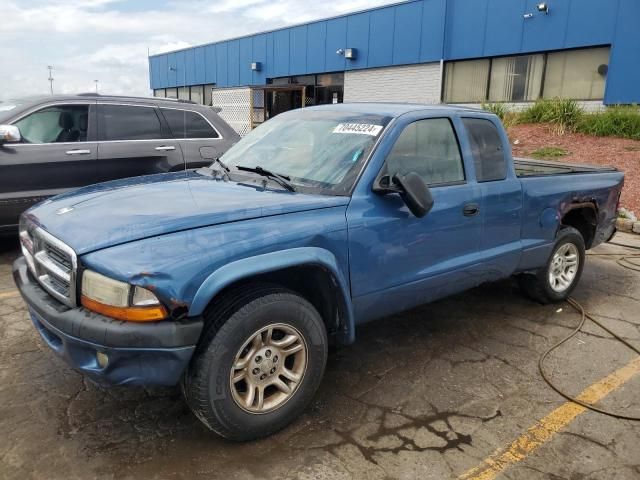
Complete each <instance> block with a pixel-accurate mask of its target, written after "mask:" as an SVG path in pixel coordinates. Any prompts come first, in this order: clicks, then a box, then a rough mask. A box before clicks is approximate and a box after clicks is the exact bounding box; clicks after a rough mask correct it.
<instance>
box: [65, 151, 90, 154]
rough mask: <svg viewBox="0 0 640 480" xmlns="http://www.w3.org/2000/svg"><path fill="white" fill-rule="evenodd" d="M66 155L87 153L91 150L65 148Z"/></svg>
mask: <svg viewBox="0 0 640 480" xmlns="http://www.w3.org/2000/svg"><path fill="white" fill-rule="evenodd" d="M65 153H66V154H67V155H89V154H90V153H91V150H67V151H66V152H65Z"/></svg>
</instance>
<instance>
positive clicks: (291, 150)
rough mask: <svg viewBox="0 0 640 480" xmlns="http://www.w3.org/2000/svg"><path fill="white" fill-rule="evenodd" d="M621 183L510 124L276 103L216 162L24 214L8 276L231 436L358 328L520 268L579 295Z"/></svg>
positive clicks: (75, 337)
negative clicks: (562, 158)
mask: <svg viewBox="0 0 640 480" xmlns="http://www.w3.org/2000/svg"><path fill="white" fill-rule="evenodd" d="M622 183H623V174H622V173H620V172H618V171H617V170H615V169H613V168H596V167H585V166H573V165H568V164H563V163H559V162H552V163H550V162H536V161H532V160H516V161H514V160H513V159H512V157H511V150H510V147H509V142H508V140H507V136H506V134H505V131H504V129H503V127H502V125H501V124H500V121H499V119H498V118H497V117H496V116H495V115H492V114H489V113H487V112H483V111H480V110H472V109H463V108H451V107H442V106H432V107H427V106H419V105H416V106H412V105H394V104H353V105H349V104H343V105H326V106H320V107H312V108H307V109H303V110H296V111H292V112H287V113H283V114H281V115H278V116H277V117H275V118H273V119H271V120H269V121H268V122H266V123H265V124H263V125H261V126H260V127H258V128H257V129H256V130H254V131H252V132H251V133H250V134H249V135H247V136H246V137H244V138H243V139H242V140H240V141H239V142H238V143H237V144H236V145H235V146H233V147H232V148H231V149H230V150H229V151H228V152H227V153H226V154H225V155H224V156H223V157H222V158H221V161H218V162H216V163H215V164H213V165H211V167H209V168H202V169H199V170H197V171H192V172H189V173H188V174H187V175H186V176H185V175H184V174H181V175H175V174H164V175H153V176H147V177H140V178H136V179H129V180H120V181H114V182H109V183H104V184H101V185H94V186H90V187H87V188H84V189H80V190H77V191H75V192H72V193H68V194H64V195H61V196H58V197H56V198H54V199H51V200H49V201H47V202H45V203H42V204H40V205H38V206H37V207H35V208H33V209H31V210H29V211H28V212H26V213H25V214H24V215H23V216H22V221H21V227H20V237H21V241H22V252H23V255H24V256H23V257H21V258H19V259H18V260H17V261H16V262H15V264H14V266H13V275H14V278H15V282H16V284H17V285H18V287H19V289H20V291H21V293H22V296H23V297H24V299H25V301H26V303H27V305H28V307H29V310H30V312H31V316H32V319H33V323H34V325H35V327H36V328H37V330H38V331H39V332H40V334H41V335H42V338H43V339H44V341H45V342H46V343H47V344H48V345H49V346H50V347H51V348H52V349H53V350H54V351H55V352H57V353H58V354H59V355H60V356H62V357H63V358H64V359H65V360H66V361H67V362H68V363H69V364H70V365H72V366H73V367H75V368H76V369H78V370H79V371H81V372H83V373H84V374H85V375H87V376H88V377H90V378H92V379H94V380H96V381H99V382H103V383H111V384H135V385H138V384H156V385H157V384H160V385H173V384H176V383H177V382H182V388H183V391H184V394H185V397H186V400H187V402H188V404H189V405H190V407H191V409H192V410H193V412H194V413H195V414H196V416H197V417H198V418H199V419H200V420H202V422H204V423H205V424H206V425H207V426H208V427H209V428H211V429H213V430H215V431H216V432H218V433H219V434H221V435H223V436H225V437H228V438H231V439H236V440H248V439H253V438H256V437H260V436H264V435H268V434H271V433H272V432H275V431H276V430H278V429H280V428H283V427H284V426H285V425H287V424H288V423H289V422H291V421H292V420H293V419H295V418H296V417H297V416H298V415H299V414H300V413H301V412H302V411H303V409H304V408H305V406H306V405H307V404H308V403H309V401H310V400H311V398H312V397H313V395H314V392H315V391H316V389H317V387H318V385H319V384H320V381H321V379H322V376H323V372H324V369H325V362H326V360H327V347H328V345H329V344H330V343H334V344H338V345H344V344H349V343H351V342H353V341H354V339H355V327H356V325H358V324H362V323H364V322H368V321H370V320H373V319H376V318H380V317H384V316H387V315H390V314H394V313H396V312H400V311H403V310H406V309H410V308H412V307H415V306H417V305H419V304H422V303H425V302H429V301H432V300H436V299H438V298H442V297H444V296H447V295H451V294H454V293H456V292H461V291H463V290H465V289H468V288H472V287H475V286H477V285H479V284H481V283H483V282H490V281H494V280H498V279H502V278H505V277H509V276H510V275H518V276H519V278H520V280H521V283H522V285H523V288H524V290H525V291H526V292H527V293H528V294H529V295H530V296H532V297H533V298H535V299H537V300H539V301H541V302H554V301H560V300H563V299H565V298H567V296H568V295H569V294H570V293H571V291H572V290H573V289H574V287H575V286H576V284H577V283H578V280H579V278H580V275H581V273H582V269H583V267H584V264H585V250H586V249H589V248H593V247H594V246H596V245H598V244H600V243H601V242H604V241H606V240H608V239H609V238H610V237H611V236H612V235H613V233H614V229H615V227H614V224H615V217H616V204H617V202H618V198H619V196H620V191H621V188H622Z"/></svg>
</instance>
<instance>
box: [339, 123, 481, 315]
mask: <svg viewBox="0 0 640 480" xmlns="http://www.w3.org/2000/svg"><path fill="white" fill-rule="evenodd" d="M396 128H401V126H400V125H397V126H396ZM371 167H373V165H370V168H371ZM374 168H375V167H374ZM465 170H466V169H465V167H464V164H463V159H462V155H461V153H460V148H459V144H458V141H457V137H456V134H455V131H454V128H453V125H452V123H451V120H450V119H448V118H427V119H419V120H416V121H413V122H411V123H408V124H407V125H406V126H404V127H402V129H401V131H400V133H399V135H398V136H397V140H396V141H395V143H394V145H393V147H391V150H390V151H389V153H388V155H387V156H386V159H385V160H384V165H383V166H382V170H380V173H379V175H382V174H385V172H386V173H387V174H390V175H393V174H394V173H405V174H406V173H409V172H415V173H418V174H419V175H420V176H422V178H423V179H424V181H425V183H427V184H428V185H429V187H430V190H431V194H432V196H433V198H434V206H433V209H432V210H431V211H430V212H429V213H428V214H427V215H426V216H425V217H423V218H417V217H415V216H414V215H412V214H411V212H410V211H409V209H408V208H407V207H406V205H405V204H404V202H403V200H402V199H401V198H400V196H399V194H396V193H389V194H386V195H380V194H376V193H373V192H372V191H371V189H372V184H371V181H367V182H366V183H367V184H364V185H363V183H365V182H364V178H363V181H361V182H360V183H359V185H358V188H357V189H356V191H355V192H354V195H353V196H352V200H351V203H350V204H349V208H348V210H347V221H348V228H349V261H350V273H351V289H352V296H353V302H354V307H355V309H356V318H358V319H359V320H361V321H364V320H370V319H373V318H377V317H381V316H384V315H387V314H390V313H393V312H397V311H401V310H405V309H408V308H411V307H413V306H416V305H418V304H421V303H425V302H427V301H430V300H433V299H436V298H440V297H443V296H446V295H448V294H451V293H454V292H457V291H460V290H464V289H466V288H468V287H470V286H473V285H474V284H475V278H474V276H473V275H472V273H471V267H472V266H473V264H474V263H477V262H478V258H477V254H478V249H479V238H480V229H481V221H480V216H479V214H478V212H479V203H480V200H481V198H480V193H479V191H478V189H477V186H476V185H474V184H473V183H472V182H468V181H467V176H466V174H465Z"/></svg>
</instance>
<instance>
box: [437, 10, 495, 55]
mask: <svg viewBox="0 0 640 480" xmlns="http://www.w3.org/2000/svg"><path fill="white" fill-rule="evenodd" d="M448 5H449V7H448V11H447V36H446V58H451V59H454V58H473V57H482V56H483V51H484V35H485V30H486V21H487V0H473V1H472V2H470V1H469V0H449V2H448Z"/></svg>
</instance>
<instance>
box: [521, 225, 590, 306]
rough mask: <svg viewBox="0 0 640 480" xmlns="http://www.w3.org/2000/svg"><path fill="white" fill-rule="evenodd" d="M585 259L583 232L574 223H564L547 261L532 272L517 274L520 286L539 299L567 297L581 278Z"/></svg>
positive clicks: (546, 301)
mask: <svg viewBox="0 0 640 480" xmlns="http://www.w3.org/2000/svg"><path fill="white" fill-rule="evenodd" d="M584 260H585V246H584V239H583V238H582V235H581V234H580V232H579V231H578V230H576V229H575V228H573V227H565V228H563V229H562V230H560V231H559V232H558V238H557V240H556V244H555V246H554V247H553V250H552V252H551V256H550V257H549V260H548V262H547V265H546V266H545V267H544V268H542V269H540V270H539V271H538V272H536V273H535V274H529V273H526V274H522V275H520V277H519V281H520V287H521V288H522V290H523V291H524V292H525V294H526V295H527V296H528V297H530V298H531V299H533V300H535V301H537V302H540V303H544V304H546V303H553V302H560V301H562V300H566V299H567V298H568V297H569V295H570V294H571V292H572V291H573V289H574V288H575V287H576V285H577V284H578V282H579V281H580V277H581V275H582V269H583V267H584Z"/></svg>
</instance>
